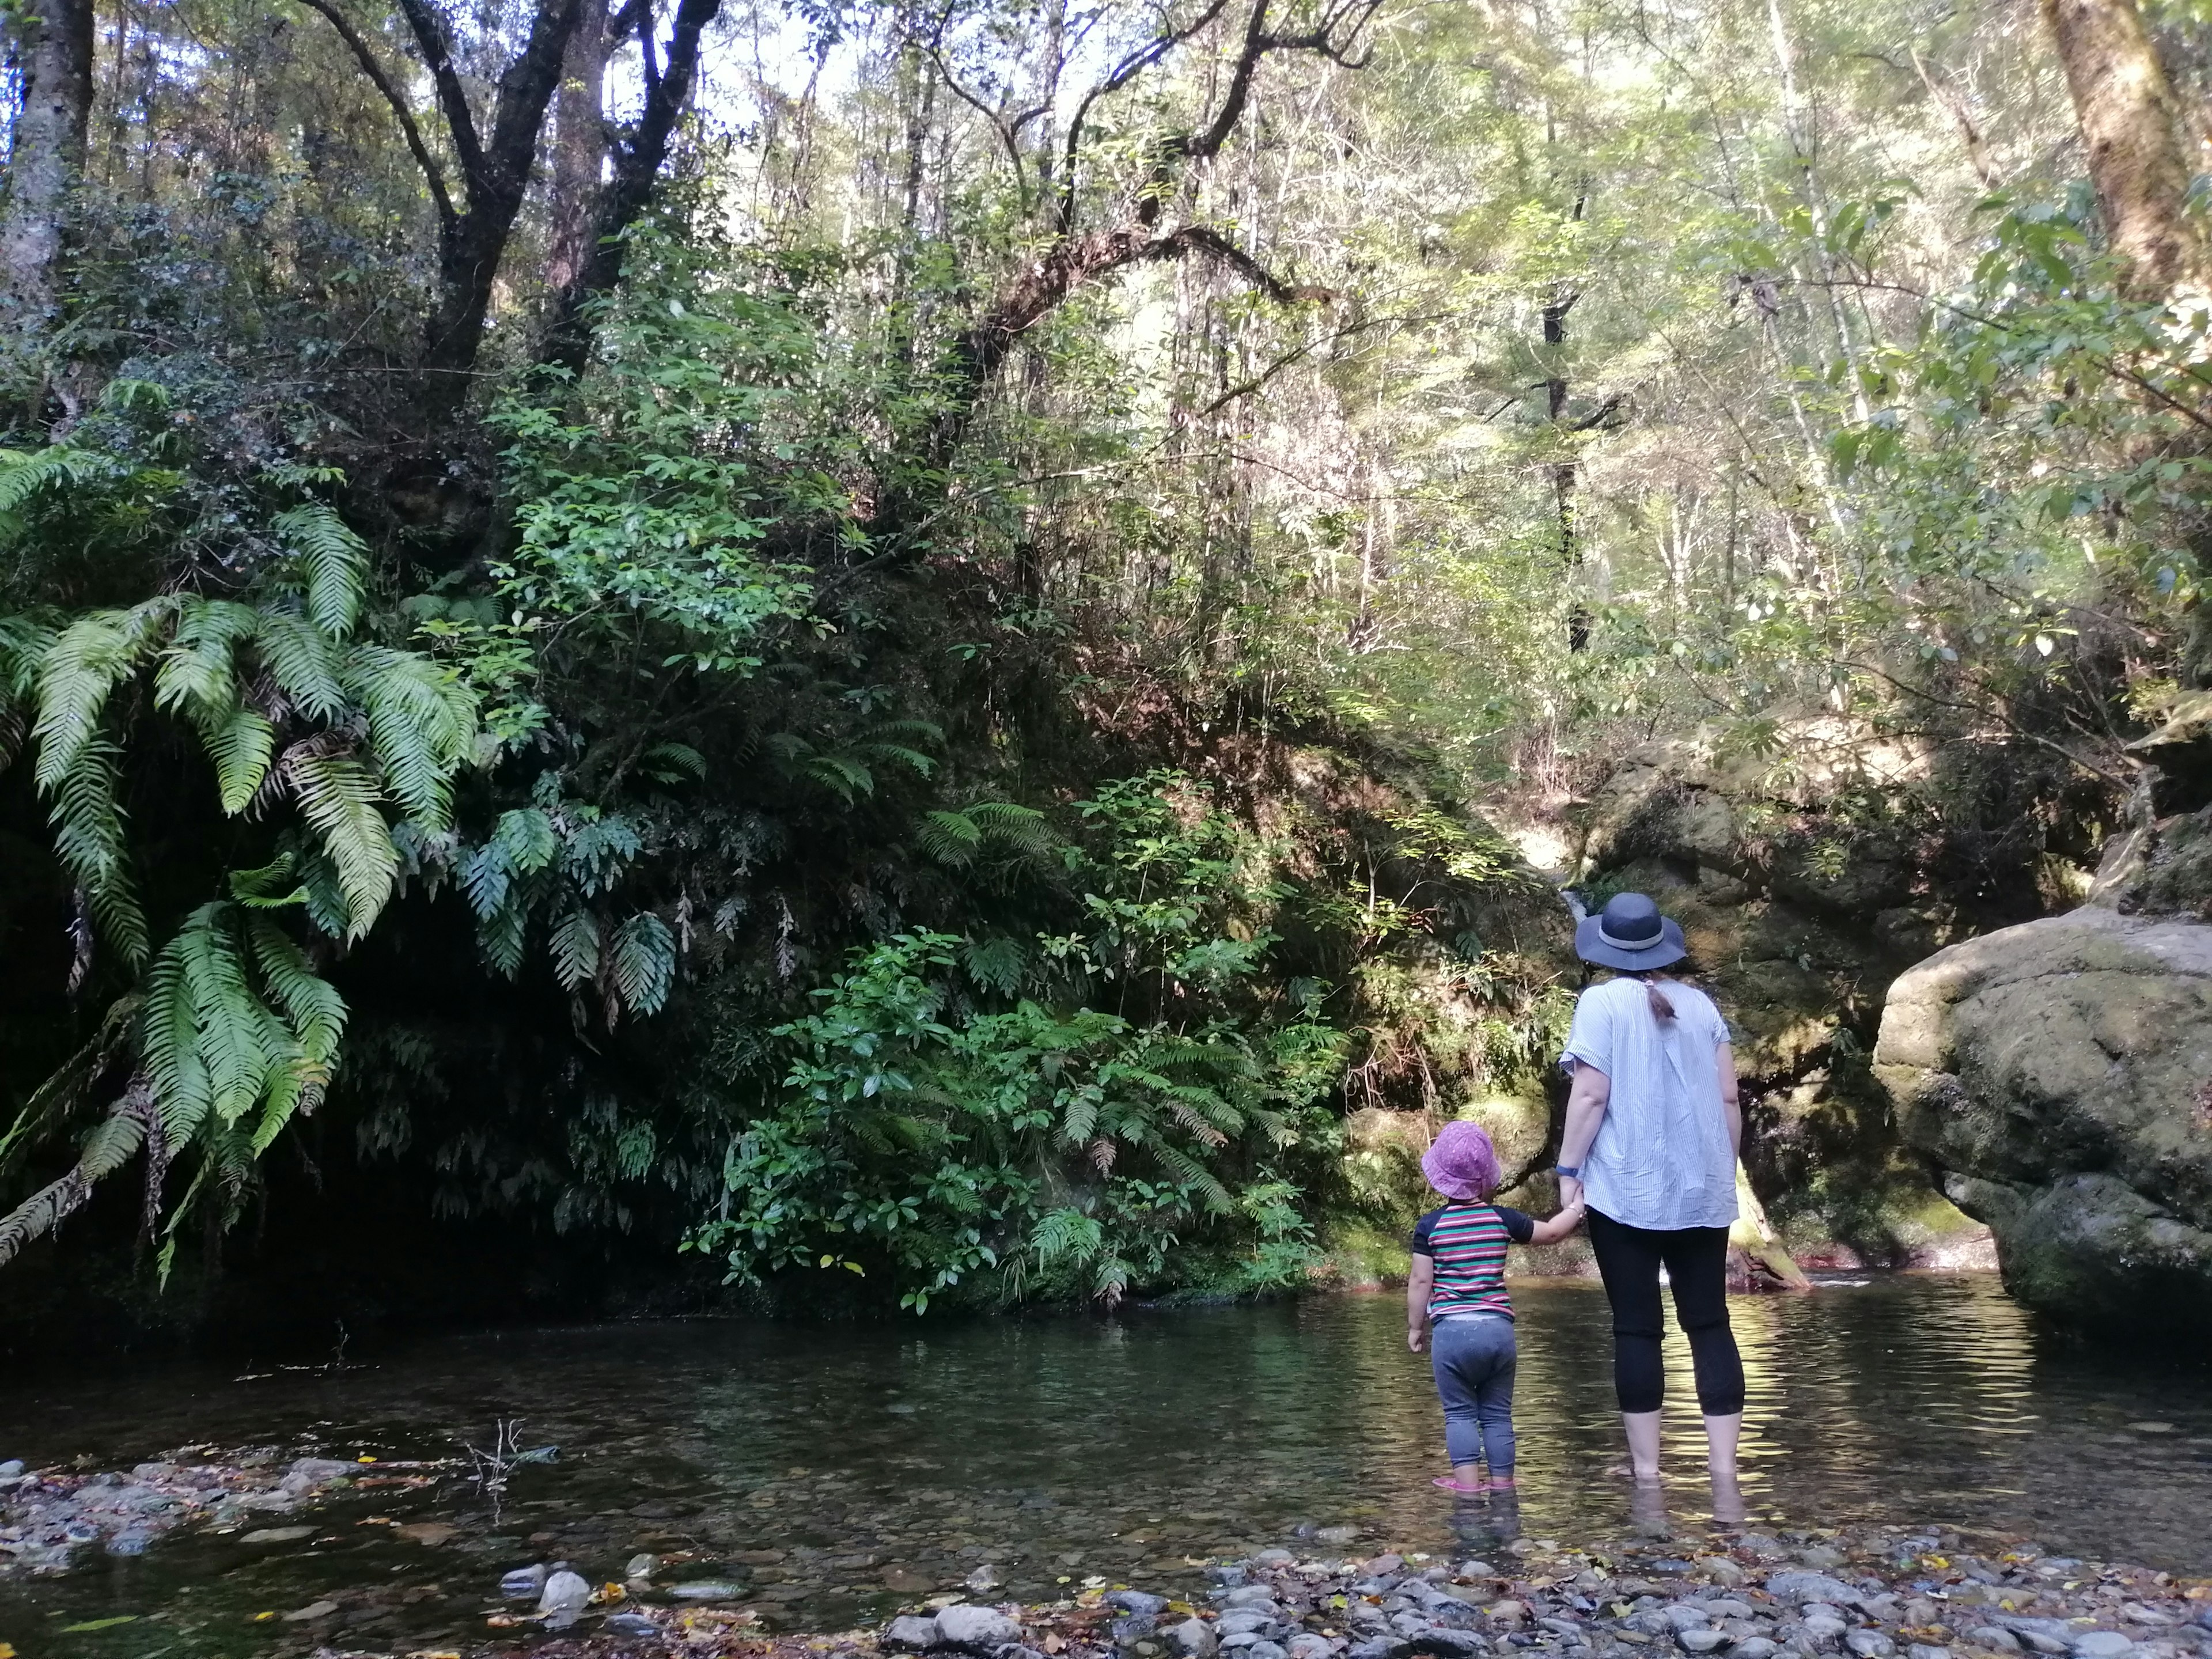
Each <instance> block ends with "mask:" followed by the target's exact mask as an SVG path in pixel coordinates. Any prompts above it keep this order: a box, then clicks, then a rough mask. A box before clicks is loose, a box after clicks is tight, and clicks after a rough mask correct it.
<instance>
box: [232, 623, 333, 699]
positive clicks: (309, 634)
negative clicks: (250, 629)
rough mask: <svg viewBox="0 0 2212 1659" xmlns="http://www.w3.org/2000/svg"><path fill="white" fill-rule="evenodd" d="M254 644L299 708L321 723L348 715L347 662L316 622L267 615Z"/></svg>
mask: <svg viewBox="0 0 2212 1659" xmlns="http://www.w3.org/2000/svg"><path fill="white" fill-rule="evenodd" d="M254 643H255V645H256V647H257V648H258V650H259V652H260V653H261V660H262V662H263V664H264V665H265V666H266V667H267V668H268V670H269V672H270V678H273V679H274V680H275V681H276V684H278V685H279V686H281V687H282V688H283V692H284V695H285V696H287V697H288V698H289V699H290V700H291V702H292V706H293V707H294V708H297V709H298V710H299V711H300V712H301V714H306V715H307V716H308V717H309V718H310V719H312V720H338V719H340V718H341V717H342V716H343V714H345V713H346V696H345V685H344V681H343V670H344V666H345V664H344V659H343V657H342V656H341V655H340V654H339V651H338V647H337V641H334V640H332V639H331V636H330V635H327V634H325V633H324V632H323V630H322V629H319V628H318V627H316V626H315V624H314V623H313V622H311V621H309V620H308V619H307V617H302V616H297V615H295V614H294V613H292V612H290V611H263V612H262V613H261V620H260V623H259V625H258V628H257V629H256V630H255V636H254Z"/></svg>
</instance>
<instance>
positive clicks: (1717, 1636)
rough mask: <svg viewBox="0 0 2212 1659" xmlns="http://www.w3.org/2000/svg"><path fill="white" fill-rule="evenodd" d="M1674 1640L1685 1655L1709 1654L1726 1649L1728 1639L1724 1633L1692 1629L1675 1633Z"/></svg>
mask: <svg viewBox="0 0 2212 1659" xmlns="http://www.w3.org/2000/svg"><path fill="white" fill-rule="evenodd" d="M1674 1639H1675V1640H1676V1641H1677V1642H1679V1643H1680V1644H1681V1645H1682V1650H1683V1651H1684V1652H1686V1653H1711V1652H1712V1651H1713V1650H1715V1649H1716V1648H1724V1647H1726V1646H1727V1645H1728V1639H1729V1638H1728V1633H1727V1632H1724V1631H1717V1630H1707V1629H1692V1630H1678V1631H1676V1632H1674Z"/></svg>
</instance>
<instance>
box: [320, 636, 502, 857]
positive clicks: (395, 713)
mask: <svg viewBox="0 0 2212 1659" xmlns="http://www.w3.org/2000/svg"><path fill="white" fill-rule="evenodd" d="M344 679H345V684H346V686H347V689H348V690H350V691H351V692H352V693H353V695H354V696H355V697H356V699H358V701H359V702H360V703H361V705H362V708H365V709H367V710H368V731H369V742H370V744H372V745H373V746H374V749H375V750H376V757H377V759H378V760H379V761H380V763H382V766H383V770H384V781H385V784H386V787H388V788H389V789H390V790H391V792H392V795H393V796H394V798H396V799H398V802H399V804H400V805H402V806H403V807H404V808H405V809H406V811H407V815H408V816H409V817H411V818H413V819H414V820H415V821H416V823H420V824H422V826H423V827H424V828H425V829H432V830H437V829H444V828H445V827H446V825H447V823H448V821H449V820H450V819H451V817H452V816H453V811H452V803H453V774H454V773H455V772H456V771H458V770H459V769H460V768H461V766H462V765H464V764H465V763H466V762H467V761H468V760H469V759H470V757H471V756H473V755H474V754H475V752H476V733H477V706H476V699H475V698H474V697H472V696H470V695H469V693H468V690H466V688H465V687H464V686H463V685H462V684H461V683H460V681H459V678H458V677H457V676H456V675H455V674H454V673H453V671H452V670H450V669H447V668H445V667H443V666H441V665H439V664H437V663H435V662H433V661H431V659H429V658H428V657H425V656H422V655H419V654H417V653H415V652H412V651H395V650H393V649H392V648H391V647H388V646H381V645H365V646H356V647H355V648H354V649H353V650H352V652H350V653H349V654H348V655H347V658H346V662H345V669H344Z"/></svg>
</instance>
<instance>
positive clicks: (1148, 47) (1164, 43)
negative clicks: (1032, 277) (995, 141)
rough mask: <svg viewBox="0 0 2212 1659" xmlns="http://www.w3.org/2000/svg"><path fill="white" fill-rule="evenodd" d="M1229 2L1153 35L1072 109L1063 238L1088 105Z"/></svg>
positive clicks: (1063, 170)
mask: <svg viewBox="0 0 2212 1659" xmlns="http://www.w3.org/2000/svg"><path fill="white" fill-rule="evenodd" d="M1228 5H1229V0H1212V4H1210V5H1208V6H1207V7H1206V9H1205V10H1204V11H1202V12H1200V14H1199V15H1198V16H1197V17H1196V18H1194V20H1192V21H1191V22H1190V24H1189V25H1188V27H1183V28H1179V29H1170V30H1169V31H1168V32H1167V33H1164V34H1160V35H1156V36H1154V37H1153V38H1152V40H1149V41H1147V42H1146V44H1145V45H1143V46H1139V47H1138V48H1137V50H1136V51H1134V52H1131V53H1130V54H1129V55H1128V56H1127V58H1123V59H1122V60H1121V62H1120V63H1118V64H1115V66H1114V68H1113V71H1112V72H1111V73H1110V74H1109V75H1108V76H1107V77H1106V78H1105V79H1104V80H1103V81H1101V82H1098V84H1097V86H1095V87H1093V88H1091V90H1090V91H1088V92H1086V93H1085V94H1083V100H1082V101H1081V102H1080V103H1079V104H1077V105H1076V106H1075V114H1074V116H1073V118H1071V119H1070V120H1069V122H1068V124H1067V153H1066V160H1065V161H1064V162H1063V163H1062V165H1061V167H1060V234H1061V235H1063V236H1065V235H1066V234H1068V233H1069V232H1071V231H1073V229H1074V228H1075V173H1076V161H1077V157H1078V155H1079V151H1080V149H1081V147H1082V143H1083V128H1084V124H1085V121H1087V120H1088V119H1089V118H1090V116H1091V106H1092V105H1094V104H1096V103H1097V101H1098V100H1100V99H1102V98H1109V97H1111V96H1112V95H1113V94H1115V93H1117V92H1119V91H1121V88H1124V87H1126V86H1127V85H1128V84H1129V82H1132V81H1133V80H1135V79H1136V78H1137V77H1138V76H1139V75H1142V74H1143V73H1144V72H1145V71H1146V70H1148V69H1150V68H1151V67H1152V65H1153V64H1157V63H1158V62H1159V61H1160V59H1161V58H1164V57H1166V56H1167V55H1168V53H1170V52H1173V51H1174V50H1175V49H1176V47H1177V46H1181V45H1182V43H1183V42H1184V41H1186V40H1189V39H1190V38H1191V36H1193V35H1194V34H1196V33H1198V32H1199V31H1200V30H1201V29H1204V28H1206V27H1209V26H1210V25H1211V24H1212V21H1213V20H1214V19H1215V18H1217V17H1218V16H1220V15H1221V14H1222V12H1223V11H1224V10H1225V9H1227V8H1228Z"/></svg>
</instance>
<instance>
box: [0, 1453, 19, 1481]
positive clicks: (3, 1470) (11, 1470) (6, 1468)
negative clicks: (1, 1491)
mask: <svg viewBox="0 0 2212 1659" xmlns="http://www.w3.org/2000/svg"><path fill="white" fill-rule="evenodd" d="M22 1473H23V1460H22V1459H21V1458H20V1457H11V1458H9V1460H8V1461H7V1462H4V1463H0V1480H16V1479H18V1478H19V1477H20V1476H21V1474H22Z"/></svg>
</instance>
